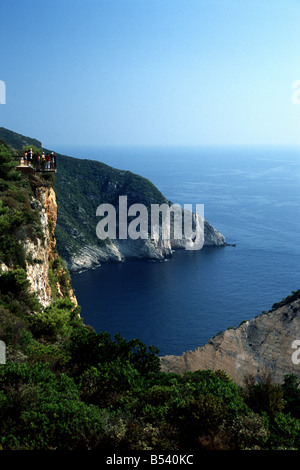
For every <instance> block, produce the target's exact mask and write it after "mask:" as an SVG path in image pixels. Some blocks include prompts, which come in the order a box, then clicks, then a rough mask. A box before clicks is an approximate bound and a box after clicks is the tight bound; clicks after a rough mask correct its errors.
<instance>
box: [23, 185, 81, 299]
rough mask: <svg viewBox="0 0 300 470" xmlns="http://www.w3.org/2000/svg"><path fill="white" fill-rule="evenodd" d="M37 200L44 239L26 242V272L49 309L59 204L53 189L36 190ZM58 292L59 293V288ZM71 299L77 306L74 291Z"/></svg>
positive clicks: (33, 203)
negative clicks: (51, 268)
mask: <svg viewBox="0 0 300 470" xmlns="http://www.w3.org/2000/svg"><path fill="white" fill-rule="evenodd" d="M35 196H36V198H34V199H32V201H31V204H32V207H34V208H35V209H37V210H38V211H39V215H40V220H41V225H42V231H43V239H41V238H37V239H36V240H35V241H34V242H33V241H32V240H30V239H27V240H25V242H24V248H25V252H26V272H27V277H28V279H29V281H30V284H31V289H32V291H33V292H36V294H37V296H38V299H39V301H40V303H41V304H42V305H43V306H44V307H47V306H48V305H50V304H51V302H52V291H51V286H50V283H49V262H51V261H53V260H54V259H55V258H56V257H57V256H58V255H57V253H56V250H55V245H56V240H55V236H54V231H55V226H56V220H57V204H56V197H55V192H54V190H53V188H47V187H40V188H38V189H37V190H36V194H35ZM57 287H58V291H59V286H57ZM70 298H71V300H72V301H73V303H74V304H75V305H77V300H76V297H75V296H74V293H73V291H72V290H71V291H70Z"/></svg>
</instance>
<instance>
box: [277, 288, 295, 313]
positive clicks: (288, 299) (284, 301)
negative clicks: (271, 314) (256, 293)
mask: <svg viewBox="0 0 300 470" xmlns="http://www.w3.org/2000/svg"><path fill="white" fill-rule="evenodd" d="M298 299H300V289H298V290H296V291H293V292H292V293H291V294H290V295H288V296H287V297H285V298H284V299H282V300H281V301H280V302H276V303H275V304H274V305H272V310H276V309H277V308H280V307H284V306H285V305H287V304H289V303H290V302H294V301H295V300H298Z"/></svg>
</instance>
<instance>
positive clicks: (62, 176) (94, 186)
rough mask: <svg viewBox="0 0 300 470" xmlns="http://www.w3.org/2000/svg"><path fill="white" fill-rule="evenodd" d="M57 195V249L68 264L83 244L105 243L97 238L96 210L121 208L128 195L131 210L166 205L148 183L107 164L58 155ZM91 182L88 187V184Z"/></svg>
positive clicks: (137, 176)
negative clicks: (137, 206)
mask: <svg viewBox="0 0 300 470" xmlns="http://www.w3.org/2000/svg"><path fill="white" fill-rule="evenodd" d="M57 168H58V173H57V175H56V181H55V193H56V198H57V204H58V219H57V226H56V232H55V235H56V239H57V247H58V251H59V253H60V255H61V256H62V257H63V259H66V260H68V259H69V257H70V255H71V254H72V253H76V252H77V251H78V250H79V249H80V248H81V247H82V246H83V245H84V244H93V245H101V244H103V243H105V242H104V241H102V240H99V239H98V238H97V236H96V225H97V223H98V222H99V218H97V217H96V209H97V207H98V206H99V205H100V204H103V203H108V204H112V205H113V206H114V207H118V203H119V196H124V195H126V196H127V198H128V207H129V206H130V205H132V204H134V203H140V204H144V205H145V206H146V207H148V208H150V205H151V204H152V203H157V204H162V203H165V202H167V201H166V199H165V197H164V196H163V195H162V194H161V193H160V191H159V190H158V189H157V188H156V187H155V186H154V185H153V184H152V183H151V182H150V181H149V180H147V179H145V178H142V177H141V176H139V175H136V174H134V173H131V172H130V171H121V170H117V169H115V168H112V167H110V166H108V165H105V164H104V163H101V162H97V161H91V160H83V159H78V158H72V157H67V156H63V155H57ZM87 182H88V184H87Z"/></svg>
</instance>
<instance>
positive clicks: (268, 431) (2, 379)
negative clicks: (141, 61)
mask: <svg viewBox="0 0 300 470" xmlns="http://www.w3.org/2000/svg"><path fill="white" fill-rule="evenodd" d="M0 161H1V172H2V173H1V177H0V194H1V204H0V265H1V266H3V264H4V265H5V266H6V268H5V269H2V271H0V338H1V340H3V341H4V342H5V344H6V348H7V349H6V351H7V363H6V364H3V365H0V449H3V450H88V449H92V450H105V451H106V452H108V451H109V450H114V451H118V450H119V451H122V450H123V451H128V450H131V451H135V450H154V451H163V450H166V451H171V450H175V451H186V450H192V451H195V450H203V449H216V450H222V449H232V450H239V449H266V450H270V449H297V450H299V449H300V389H299V382H298V380H297V378H296V377H295V376H294V375H288V376H286V377H285V380H284V383H283V384H280V385H279V384H273V383H272V381H271V380H270V378H269V377H266V378H265V379H264V380H263V381H262V382H261V383H256V382H255V380H254V379H253V377H248V378H247V380H246V381H245V385H244V386H243V387H238V386H237V385H236V384H234V383H233V381H232V380H231V379H230V377H228V376H227V375H226V374H225V373H224V372H222V371H215V372H213V371H210V370H206V371H197V372H193V373H192V372H188V373H185V374H183V375H182V376H180V375H177V374H166V373H162V372H161V371H160V361H159V357H158V353H159V351H158V350H157V349H156V348H155V347H154V346H146V345H145V344H143V343H142V342H141V341H140V340H138V339H132V340H130V341H126V340H125V339H124V338H123V337H122V336H121V335H120V334H118V335H116V336H115V337H114V338H111V336H110V335H109V334H108V333H106V332H100V333H96V332H95V331H94V329H93V328H91V327H90V326H88V325H85V324H84V319H83V318H81V317H80V316H79V313H80V308H79V307H77V306H75V305H74V303H72V302H71V300H70V298H69V288H70V277H69V274H68V272H67V271H66V269H65V266H64V263H63V262H62V260H61V259H60V258H59V257H57V258H54V259H53V260H52V261H51V263H50V266H49V267H50V270H49V278H50V285H51V288H52V297H53V302H52V303H51V305H49V306H48V307H46V308H45V307H43V306H42V305H41V304H40V302H39V300H38V298H37V296H36V295H35V294H34V293H32V292H31V291H30V289H29V281H28V279H27V275H26V260H25V253H24V250H23V249H22V247H23V245H22V243H23V241H24V240H25V238H27V237H29V238H30V237H31V238H32V239H33V240H35V239H36V238H39V237H42V235H43V231H42V228H41V226H40V222H39V216H38V211H39V208H38V207H37V206H36V204H32V203H31V201H32V196H33V195H34V191H35V188H37V187H38V186H41V185H44V186H47V185H51V184H53V180H51V179H50V180H49V181H47V180H45V179H41V178H38V177H36V176H32V175H22V176H21V175H20V174H19V173H18V172H17V171H15V167H14V160H13V158H12V156H11V153H10V149H9V148H8V147H7V145H5V144H3V143H1V145H0ZM72 162H73V160H72ZM64 164H65V165H66V168H65V170H64V171H62V177H63V178H66V174H67V172H69V171H70V174H72V171H73V170H74V174H73V178H75V176H74V175H75V172H76V171H77V170H78V168H77V170H76V169H74V168H73V170H72V169H70V170H68V167H67V164H68V159H67V157H65V159H62V160H61V165H62V166H63V165H64ZM77 164H78V165H79V162H77V163H76V165H77ZM107 171H108V170H107ZM109 171H112V172H113V170H109ZM91 174H94V175H95V169H94V168H93V167H92V166H91ZM79 175H80V173H79ZM98 176H99V178H100V175H99V173H98ZM119 176H120V175H118V181H122V184H123V185H125V184H126V178H127V179H128V180H127V182H128V184H130V185H131V188H132V187H133V186H134V181H136V180H135V178H134V177H132V175H129V174H126V172H125V173H124V175H123V177H124V179H120V178H119ZM79 179H80V178H79ZM109 181H112V175H111V176H110V180H109ZM93 184H94V185H96V182H95V181H94V183H93ZM80 185H81V186H80V187H81V189H80V191H79V190H78V191H79V192H78V193H77V192H76V190H74V191H73V193H72V194H74V198H75V200H76V198H77V197H78V198H79V199H80V197H81V196H80V194H81V191H86V192H90V196H91V197H92V196H93V197H94V198H95V199H94V202H95V204H98V203H100V202H101V199H100V200H98V195H99V194H100V196H101V197H102V198H104V197H105V184H104V183H103V185H101V184H100V193H94V192H93V191H94V189H95V187H96V186H94V188H93V186H91V187H88V189H85V188H86V187H85V185H84V182H83V181H81V183H80ZM132 185H133V186H132ZM77 188H78V187H77ZM106 190H107V187H106ZM69 193H71V191H69ZM65 194H66V195H67V194H68V192H67V191H65ZM61 197H62V194H61ZM149 197H150V196H149ZM79 199H78V201H77V202H79ZM68 201H69V196H65V204H66V205H65V206H64V209H63V210H67V207H68V206H67V203H68V204H69V202H68ZM75 206H76V204H75V205H74V206H72V208H71V209H70V213H71V214H72V211H75ZM81 207H82V206H81ZM83 209H85V208H84V207H83ZM73 216H74V217H75V212H74V214H73ZM75 219H76V217H75ZM69 220H70V219H69ZM61 227H62V226H61ZM29 261H30V263H38V262H39V260H38V259H35V258H34V257H32V259H31V260H29ZM29 261H28V260H27V262H29ZM7 268H9V269H7ZM58 284H59V285H60V290H61V292H62V296H61V295H60V294H59V290H58V287H57V285H58Z"/></svg>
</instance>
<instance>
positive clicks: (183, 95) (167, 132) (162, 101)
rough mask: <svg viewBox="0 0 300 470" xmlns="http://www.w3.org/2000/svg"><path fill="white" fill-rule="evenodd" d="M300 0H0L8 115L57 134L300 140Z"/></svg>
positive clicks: (49, 135)
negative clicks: (299, 98) (299, 95)
mask: <svg viewBox="0 0 300 470" xmlns="http://www.w3.org/2000/svg"><path fill="white" fill-rule="evenodd" d="M299 24H300V1H299V0H51V1H50V0H1V3H0V39H1V67H0V80H3V81H4V82H5V84H6V104H1V105H0V126H3V127H7V128H9V129H12V130H15V131H16V132H20V133H22V134H25V135H29V136H32V137H36V138H38V139H40V140H42V142H43V144H44V145H45V146H50V147H53V146H54V145H56V144H74V145H75V144H78V145H84V144H86V143H87V142H88V143H90V144H92V145H102V144H104V145H106V144H114V145H123V144H125V145H140V144H145V145H148V144H151V145H165V144H166V145H169V144H170V145H198V144H199V145H201V144H217V145H219V144H300V105H295V104H293V103H292V100H291V95H292V92H293V90H292V83H293V81H295V80H300V27H299Z"/></svg>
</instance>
